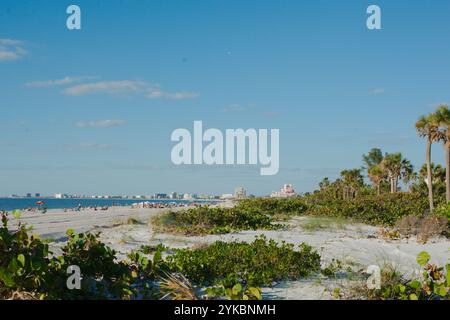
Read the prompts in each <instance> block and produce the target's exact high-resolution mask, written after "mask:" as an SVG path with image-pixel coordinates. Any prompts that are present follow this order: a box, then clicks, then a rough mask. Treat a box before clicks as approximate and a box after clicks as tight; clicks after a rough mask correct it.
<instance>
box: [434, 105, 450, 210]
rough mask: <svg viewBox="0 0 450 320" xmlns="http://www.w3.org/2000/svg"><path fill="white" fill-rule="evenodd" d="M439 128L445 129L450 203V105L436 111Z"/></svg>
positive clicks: (447, 187) (443, 135) (447, 186)
mask: <svg viewBox="0 0 450 320" xmlns="http://www.w3.org/2000/svg"><path fill="white" fill-rule="evenodd" d="M436 117H437V121H438V124H439V126H440V127H441V128H442V129H443V132H441V134H442V135H441V138H442V140H443V141H444V149H445V169H446V171H445V190H446V193H445V194H446V199H447V202H450V110H449V109H448V105H445V104H444V105H441V106H439V107H438V109H437V111H436Z"/></svg>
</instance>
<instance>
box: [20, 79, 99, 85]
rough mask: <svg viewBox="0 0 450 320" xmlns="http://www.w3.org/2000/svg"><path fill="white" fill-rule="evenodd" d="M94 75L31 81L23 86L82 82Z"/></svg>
mask: <svg viewBox="0 0 450 320" xmlns="http://www.w3.org/2000/svg"><path fill="white" fill-rule="evenodd" d="M92 79H95V77H64V78H62V79H56V80H40V81H31V82H27V83H25V86H27V87H31V88H45V87H55V86H64V85H69V84H72V83H76V82H82V81H84V80H92Z"/></svg>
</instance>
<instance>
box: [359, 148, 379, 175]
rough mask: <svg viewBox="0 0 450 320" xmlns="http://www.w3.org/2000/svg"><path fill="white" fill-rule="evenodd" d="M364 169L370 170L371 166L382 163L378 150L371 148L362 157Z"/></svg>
mask: <svg viewBox="0 0 450 320" xmlns="http://www.w3.org/2000/svg"><path fill="white" fill-rule="evenodd" d="M362 160H363V162H364V165H365V166H364V169H367V171H369V170H370V168H372V167H373V166H376V165H379V164H380V163H381V161H383V152H381V150H380V149H378V148H372V149H371V150H370V151H369V152H368V153H367V154H364V155H363V156H362Z"/></svg>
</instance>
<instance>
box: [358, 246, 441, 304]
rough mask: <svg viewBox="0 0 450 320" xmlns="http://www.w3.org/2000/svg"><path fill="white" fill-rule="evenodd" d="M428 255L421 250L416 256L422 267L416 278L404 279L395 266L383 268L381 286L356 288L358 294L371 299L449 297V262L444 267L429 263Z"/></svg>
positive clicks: (431, 298)
mask: <svg viewBox="0 0 450 320" xmlns="http://www.w3.org/2000/svg"><path fill="white" fill-rule="evenodd" d="M429 261H430V255H429V254H428V253H427V252H425V251H423V252H421V253H420V254H419V255H418V256H417V263H418V264H419V265H420V267H421V268H422V275H421V277H420V278H418V279H412V280H411V279H405V278H404V277H403V276H402V275H401V273H399V272H398V271H397V270H395V268H392V267H390V268H384V269H383V270H382V272H381V288H380V289H373V290H369V289H367V288H365V283H364V284H362V286H363V287H361V288H359V289H356V292H357V294H358V295H363V296H364V297H367V298H369V299H373V300H379V299H381V300H442V299H447V300H448V299H450V264H447V265H446V267H445V268H443V267H438V266H436V265H434V264H430V263H429Z"/></svg>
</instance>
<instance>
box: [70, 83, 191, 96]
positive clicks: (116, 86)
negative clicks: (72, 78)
mask: <svg viewBox="0 0 450 320" xmlns="http://www.w3.org/2000/svg"><path fill="white" fill-rule="evenodd" d="M63 93H64V94H66V95H69V96H82V95H88V94H96V93H97V94H100V93H103V94H109V95H127V94H139V95H143V96H144V97H146V98H149V99H158V98H165V99H174V100H183V99H190V98H195V97H197V96H198V94H197V93H194V92H186V91H180V92H168V91H164V90H162V89H161V87H160V86H159V85H153V84H149V83H147V82H144V81H134V80H120V81H100V82H92V83H85V84H80V85H76V86H72V87H69V88H67V89H65V90H64V91H63Z"/></svg>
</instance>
